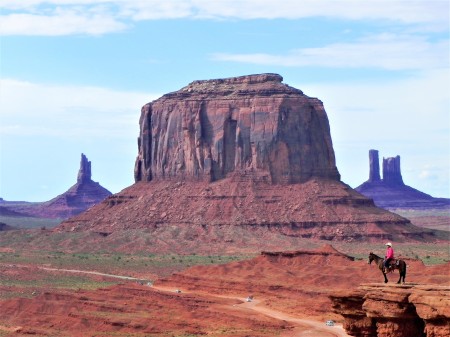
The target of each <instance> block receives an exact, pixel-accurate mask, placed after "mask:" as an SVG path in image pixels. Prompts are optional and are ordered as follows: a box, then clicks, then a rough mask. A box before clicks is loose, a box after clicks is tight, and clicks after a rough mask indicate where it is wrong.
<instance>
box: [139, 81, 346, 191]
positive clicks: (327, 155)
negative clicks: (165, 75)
mask: <svg viewBox="0 0 450 337" xmlns="http://www.w3.org/2000/svg"><path fill="white" fill-rule="evenodd" d="M282 80H283V78H282V77H281V76H280V75H277V74H260V75H249V76H241V77H233V78H227V79H216V80H205V81H194V82H192V83H191V84H189V85H188V86H186V87H184V88H182V89H181V90H179V91H176V92H173V93H170V94H166V95H164V96H162V97H161V98H159V99H157V100H156V101H153V102H151V103H148V104H146V105H145V106H144V107H143V108H142V112H141V117H140V121H139V125H140V135H139V138H138V144H139V146H138V151H139V153H138V156H137V159H136V165H135V180H136V182H138V181H151V180H155V179H158V180H159V179H168V178H177V179H199V180H206V181H216V180H219V179H222V178H223V177H225V176H226V175H227V174H228V173H230V172H236V171H245V172H247V173H248V172H253V173H256V172H259V173H265V174H267V175H268V176H269V177H270V180H271V182H272V183H299V182H304V181H306V180H308V179H309V178H311V177H322V178H331V179H333V180H339V179H340V175H339V172H338V170H337V168H336V164H335V157H334V151H333V145H332V142H331V136H330V127H329V123H328V118H327V115H326V112H325V109H324V107H323V104H322V102H321V101H320V100H318V99H316V98H310V97H308V96H306V95H304V94H303V92H302V91H300V90H298V89H295V88H292V87H290V86H288V85H286V84H283V83H282Z"/></svg>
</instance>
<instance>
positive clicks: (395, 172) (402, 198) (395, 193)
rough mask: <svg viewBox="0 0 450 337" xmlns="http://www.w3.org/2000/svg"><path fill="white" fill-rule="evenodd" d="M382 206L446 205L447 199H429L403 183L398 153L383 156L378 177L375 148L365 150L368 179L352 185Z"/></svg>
mask: <svg viewBox="0 0 450 337" xmlns="http://www.w3.org/2000/svg"><path fill="white" fill-rule="evenodd" d="M355 190H357V191H358V192H359V193H361V194H363V195H364V196H366V197H368V198H371V199H373V201H374V203H375V204H376V205H377V206H378V207H383V208H386V209H401V208H404V209H437V208H447V209H448V208H450V199H446V198H433V197H432V196H431V195H428V194H426V193H423V192H421V191H418V190H416V189H414V188H412V187H410V186H408V185H406V184H405V183H404V182H403V178H402V172H401V169H400V156H395V157H388V158H383V179H380V167H379V159H378V151H377V150H370V151H369V180H367V181H366V182H364V183H362V184H361V185H359V186H358V187H356V188H355Z"/></svg>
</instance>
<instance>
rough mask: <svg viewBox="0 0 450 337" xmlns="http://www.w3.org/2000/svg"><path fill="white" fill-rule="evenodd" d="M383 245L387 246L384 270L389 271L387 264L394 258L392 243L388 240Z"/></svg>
mask: <svg viewBox="0 0 450 337" xmlns="http://www.w3.org/2000/svg"><path fill="white" fill-rule="evenodd" d="M385 246H387V247H386V254H385V255H386V256H385V258H384V268H385V270H386V272H389V271H390V268H389V264H390V262H391V261H392V260H394V249H392V243H390V242H387V243H385Z"/></svg>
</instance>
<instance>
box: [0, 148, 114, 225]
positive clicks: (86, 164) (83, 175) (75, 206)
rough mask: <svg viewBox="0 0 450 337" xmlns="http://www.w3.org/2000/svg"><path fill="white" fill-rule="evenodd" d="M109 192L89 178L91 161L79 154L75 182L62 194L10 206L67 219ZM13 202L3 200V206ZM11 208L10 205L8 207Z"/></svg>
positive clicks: (46, 216) (35, 213)
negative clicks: (78, 167)
mask: <svg viewBox="0 0 450 337" xmlns="http://www.w3.org/2000/svg"><path fill="white" fill-rule="evenodd" d="M110 195H111V192H110V191H108V190H107V189H106V188H104V187H102V186H101V185H100V184H99V183H98V182H95V181H93V180H92V179H91V162H90V161H89V160H88V159H87V157H86V156H85V155H84V154H81V161H80V169H79V171H78V175H77V182H76V183H75V185H73V186H72V187H70V188H69V189H68V190H67V191H66V192H64V193H63V194H60V195H58V196H57V197H55V198H53V199H51V200H49V201H46V202H42V203H28V204H25V205H20V204H19V205H18V206H12V207H13V208H12V209H13V210H14V211H18V212H21V213H25V214H28V215H31V216H37V217H42V218H60V219H67V218H69V217H71V216H74V215H77V214H80V213H82V212H83V211H85V210H86V209H88V208H89V207H92V206H93V205H95V204H97V203H99V202H101V201H102V200H104V199H105V198H106V197H108V196H110ZM8 204H14V202H5V206H6V207H8ZM8 208H10V209H11V207H8Z"/></svg>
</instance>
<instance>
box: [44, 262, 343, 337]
mask: <svg viewBox="0 0 450 337" xmlns="http://www.w3.org/2000/svg"><path fill="white" fill-rule="evenodd" d="M40 268H41V269H44V270H50V271H61V272H69V273H82V274H91V275H100V276H108V277H113V278H118V279H123V280H135V281H139V282H141V281H144V280H142V279H139V278H135V277H130V276H121V275H113V274H105V273H99V272H95V271H88V270H77V269H58V268H48V267H40ZM146 282H147V281H146ZM150 284H151V283H150ZM152 288H153V289H156V290H159V291H165V292H174V291H175V289H173V288H169V287H161V286H154V285H153V286H152ZM183 292H186V291H183ZM186 293H187V292H186ZM208 295H209V296H211V297H222V298H233V299H236V298H237V297H233V296H218V295H211V294H208ZM237 299H239V300H241V301H242V302H243V303H242V304H239V307H242V308H246V309H251V310H253V311H256V312H259V313H261V314H263V315H266V316H269V317H273V318H275V319H279V320H284V321H286V322H289V323H291V324H293V325H295V326H297V327H298V328H296V329H295V335H293V336H296V337H351V336H350V335H348V334H347V333H346V332H345V330H344V329H343V327H342V325H340V324H336V325H334V326H326V325H325V322H319V321H314V320H310V319H302V318H296V317H293V316H290V315H288V314H285V313H283V312H281V311H276V310H273V309H270V308H267V307H264V306H261V305H260V301H258V300H253V301H251V302H247V301H246V300H245V298H237Z"/></svg>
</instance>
